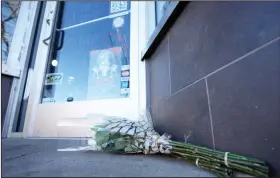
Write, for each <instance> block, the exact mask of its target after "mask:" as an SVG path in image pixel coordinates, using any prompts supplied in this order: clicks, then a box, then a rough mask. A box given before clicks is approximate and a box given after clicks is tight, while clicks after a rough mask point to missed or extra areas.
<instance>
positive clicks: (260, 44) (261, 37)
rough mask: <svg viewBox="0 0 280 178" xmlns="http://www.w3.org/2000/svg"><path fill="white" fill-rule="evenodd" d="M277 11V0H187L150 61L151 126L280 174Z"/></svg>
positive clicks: (279, 7)
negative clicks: (260, 163) (240, 156)
mask: <svg viewBox="0 0 280 178" xmlns="http://www.w3.org/2000/svg"><path fill="white" fill-rule="evenodd" d="M279 17H280V2H241V1H240V2H190V3H189V4H188V6H187V7H186V8H185V9H184V11H183V13H182V14H181V15H180V16H179V17H178V19H177V20H176V22H175V24H174V25H173V27H172V28H171V29H170V31H169V32H168V33H167V35H166V37H165V39H164V40H163V41H162V42H161V44H160V46H159V47H158V48H157V49H156V51H155V53H154V54H153V56H152V57H151V58H150V59H149V60H148V61H147V65H148V67H147V69H149V77H150V78H149V80H148V81H149V83H150V84H149V86H150V94H151V96H150V100H151V101H150V102H149V107H150V110H151V114H152V118H153V121H154V124H155V128H156V130H157V131H159V132H160V133H164V132H167V133H170V134H172V136H173V138H174V139H176V140H181V141H184V135H185V136H186V135H188V134H189V132H192V135H191V136H190V139H189V140H188V141H189V142H191V143H195V144H198V145H205V146H208V147H211V148H213V147H216V149H221V150H223V151H230V152H236V153H239V154H243V155H247V156H253V157H257V158H260V159H263V160H266V161H268V163H269V164H270V165H271V166H272V174H271V175H272V176H280V164H279V160H280V154H279V149H280V114H279V112H280V104H279V103H280V69H279V68H280V55H279V53H280V45H279V43H280V42H279V41H280V21H279ZM277 40H278V41H277ZM237 59H239V60H237ZM236 61H237V62H236ZM225 65H226V66H225ZM206 81H207V82H206ZM207 84H208V85H207ZM207 86H208V87H207ZM207 88H208V90H207ZM207 93H209V96H208V95H207ZM208 97H209V101H210V102H209V101H208ZM209 111H211V113H212V114H211V116H212V117H211V116H210V114H209V113H210V112H209ZM211 118H212V119H211ZM211 123H212V124H213V128H212V126H211ZM212 130H213V133H212Z"/></svg>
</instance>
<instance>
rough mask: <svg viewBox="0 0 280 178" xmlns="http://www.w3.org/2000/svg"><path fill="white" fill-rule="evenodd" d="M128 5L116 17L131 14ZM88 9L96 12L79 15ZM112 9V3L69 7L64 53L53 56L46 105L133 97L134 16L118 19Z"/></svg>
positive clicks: (68, 4) (65, 17)
mask: <svg viewBox="0 0 280 178" xmlns="http://www.w3.org/2000/svg"><path fill="white" fill-rule="evenodd" d="M112 2H113V1H112ZM114 2H117V1H114ZM73 4H76V6H74V5H73ZM78 4H79V5H78ZM129 5H130V4H129V3H128V2H127V7H126V10H122V9H125V8H118V9H119V10H120V11H118V12H113V13H114V14H118V13H122V12H121V11H124V12H127V11H128V10H129ZM85 6H89V7H92V9H91V11H90V12H88V13H84V14H83V13H79V10H81V7H85ZM70 7H71V9H72V10H73V12H74V13H75V14H76V17H75V18H74V19H73V18H72V17H73V15H72V14H71V13H69V9H70ZM101 7H102V10H101ZM67 8H68V11H67ZM110 8H111V3H110V2H108V1H104V2H96V1H94V2H65V5H64V10H63V14H62V19H61V20H62V23H61V24H62V29H63V28H64V27H66V28H65V29H64V30H63V32H64V40H63V47H62V48H61V49H60V50H54V51H53V56H52V58H51V60H49V62H48V67H47V74H46V78H45V83H44V87H43V88H44V90H43V96H42V97H43V98H42V102H43V103H44V102H67V101H82V100H92V99H106V98H121V97H128V96H129V73H130V71H129V65H130V54H129V51H130V13H127V14H125V15H123V14H120V16H118V17H116V16H114V17H113V16H110V14H111V13H110V12H111V11H110ZM86 14H87V15H86ZM81 22H86V23H85V24H80V23H81ZM88 22H90V23H88ZM57 33H58V34H61V31H58V32H57ZM58 39H59V38H57V40H58ZM56 47H57V45H56V46H55V48H56Z"/></svg>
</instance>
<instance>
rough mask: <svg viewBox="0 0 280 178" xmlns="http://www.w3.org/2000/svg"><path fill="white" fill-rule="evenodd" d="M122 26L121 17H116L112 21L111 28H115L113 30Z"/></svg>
mask: <svg viewBox="0 0 280 178" xmlns="http://www.w3.org/2000/svg"><path fill="white" fill-rule="evenodd" d="M123 24H124V19H123V17H117V18H115V19H114V21H113V27H115V28H120V27H122V26H123Z"/></svg>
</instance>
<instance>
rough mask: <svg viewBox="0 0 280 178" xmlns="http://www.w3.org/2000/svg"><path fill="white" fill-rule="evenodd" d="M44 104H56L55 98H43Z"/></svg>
mask: <svg viewBox="0 0 280 178" xmlns="http://www.w3.org/2000/svg"><path fill="white" fill-rule="evenodd" d="M42 102H43V103H54V102H55V100H54V98H43V101H42Z"/></svg>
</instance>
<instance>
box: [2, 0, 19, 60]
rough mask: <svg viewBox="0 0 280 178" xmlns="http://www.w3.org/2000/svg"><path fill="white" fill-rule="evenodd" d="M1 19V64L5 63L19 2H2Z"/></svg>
mask: <svg viewBox="0 0 280 178" xmlns="http://www.w3.org/2000/svg"><path fill="white" fill-rule="evenodd" d="M1 4H2V9H1V12H2V14H1V15H2V18H1V44H2V48H1V54H2V62H6V61H7V58H8V54H9V50H10V46H11V42H12V37H13V33H14V29H15V26H16V21H17V16H18V12H19V9H20V1H7V0H5V1H2V2H1Z"/></svg>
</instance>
